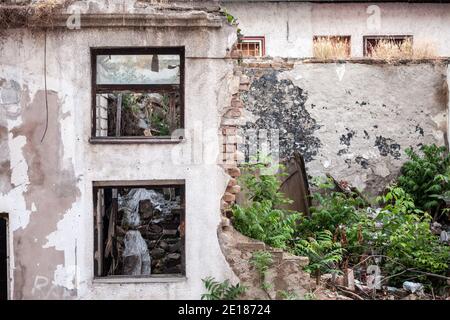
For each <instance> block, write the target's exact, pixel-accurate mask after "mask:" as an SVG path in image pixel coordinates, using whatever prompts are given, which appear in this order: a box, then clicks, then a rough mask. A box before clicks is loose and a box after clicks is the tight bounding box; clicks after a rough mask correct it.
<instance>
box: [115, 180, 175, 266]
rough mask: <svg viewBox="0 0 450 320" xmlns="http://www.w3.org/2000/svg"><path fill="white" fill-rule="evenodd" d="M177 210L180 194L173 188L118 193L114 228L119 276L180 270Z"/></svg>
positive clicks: (124, 190) (141, 189)
mask: <svg viewBox="0 0 450 320" xmlns="http://www.w3.org/2000/svg"><path fill="white" fill-rule="evenodd" d="M181 213H182V208H181V197H180V196H179V195H176V194H175V189H173V188H164V189H162V190H161V192H159V191H156V190H148V189H144V188H139V189H123V190H122V193H119V220H118V221H119V222H120V224H118V225H117V227H116V231H117V245H118V251H119V253H121V254H120V255H119V256H120V257H122V258H123V268H122V270H123V273H122V274H123V275H150V274H181V273H182V254H181V253H182V247H183V244H182V237H181V236H182V233H181V231H182V230H180V229H181V228H180V223H181ZM119 270H120V268H119Z"/></svg>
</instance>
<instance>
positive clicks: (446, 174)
mask: <svg viewBox="0 0 450 320" xmlns="http://www.w3.org/2000/svg"><path fill="white" fill-rule="evenodd" d="M421 151H422V155H419V154H418V153H416V152H415V151H414V150H413V149H411V148H409V149H407V150H405V152H406V154H407V155H408V156H409V158H410V161H408V162H406V163H405V164H404V165H403V167H402V175H401V176H400V177H399V178H398V186H399V187H401V188H402V189H403V190H405V191H406V192H407V193H409V194H410V195H411V196H412V197H413V198H414V202H415V204H416V205H417V207H418V208H420V209H422V210H424V211H428V212H430V213H433V211H434V210H435V209H436V208H437V207H438V206H439V203H440V201H441V200H440V199H442V198H441V197H440V196H441V195H442V194H444V193H446V192H447V193H448V192H449V191H450V157H449V155H448V153H447V151H446V148H445V147H437V146H436V145H435V144H433V145H424V146H422V148H421Z"/></svg>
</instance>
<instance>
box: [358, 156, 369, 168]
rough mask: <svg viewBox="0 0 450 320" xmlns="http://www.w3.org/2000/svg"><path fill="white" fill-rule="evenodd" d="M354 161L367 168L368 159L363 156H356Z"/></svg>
mask: <svg viewBox="0 0 450 320" xmlns="http://www.w3.org/2000/svg"><path fill="white" fill-rule="evenodd" d="M355 161H356V163H358V164H359V165H360V166H361V167H362V168H363V169H367V168H369V160H367V159H366V158H364V157H361V156H357V157H356V158H355Z"/></svg>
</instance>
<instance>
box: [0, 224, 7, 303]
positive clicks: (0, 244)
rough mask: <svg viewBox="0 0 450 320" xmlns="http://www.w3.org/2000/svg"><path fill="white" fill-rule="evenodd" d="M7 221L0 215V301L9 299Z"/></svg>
mask: <svg viewBox="0 0 450 320" xmlns="http://www.w3.org/2000/svg"><path fill="white" fill-rule="evenodd" d="M7 237H8V236H7V220H6V217H2V216H1V215H0V300H7V299H8V253H7V252H8V249H7Z"/></svg>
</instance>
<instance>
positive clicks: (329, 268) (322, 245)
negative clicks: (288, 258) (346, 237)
mask: <svg viewBox="0 0 450 320" xmlns="http://www.w3.org/2000/svg"><path fill="white" fill-rule="evenodd" d="M343 252H344V251H343V249H342V247H341V244H340V243H337V242H334V241H333V234H332V233H331V232H330V231H328V230H325V231H321V232H317V234H316V236H315V238H313V237H310V238H309V239H308V240H304V239H302V240H299V241H298V242H297V243H296V245H295V253H296V254H297V255H302V256H306V257H308V258H309V265H307V266H306V267H305V270H306V271H308V272H311V273H314V274H315V277H316V283H317V284H319V282H320V276H321V274H323V273H329V272H335V273H337V272H339V270H338V269H337V264H338V263H339V262H340V261H341V260H342V255H343Z"/></svg>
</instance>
